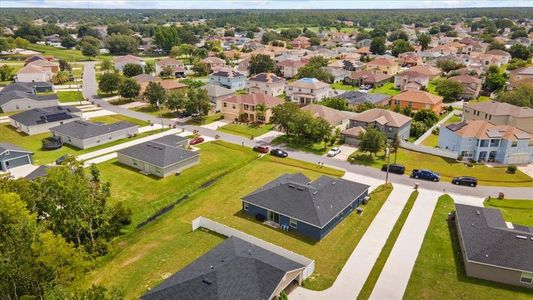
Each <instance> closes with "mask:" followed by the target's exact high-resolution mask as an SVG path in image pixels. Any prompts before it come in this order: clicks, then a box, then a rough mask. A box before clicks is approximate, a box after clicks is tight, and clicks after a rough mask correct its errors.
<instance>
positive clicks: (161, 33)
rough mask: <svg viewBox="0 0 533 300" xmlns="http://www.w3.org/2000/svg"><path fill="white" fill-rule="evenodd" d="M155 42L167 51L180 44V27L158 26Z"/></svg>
mask: <svg viewBox="0 0 533 300" xmlns="http://www.w3.org/2000/svg"><path fill="white" fill-rule="evenodd" d="M154 44H156V45H157V46H158V47H160V48H161V49H163V50H164V51H165V52H169V51H170V49H172V47H173V46H177V45H179V44H180V39H179V37H178V29H177V28H176V27H175V26H170V27H164V26H158V27H157V28H156V30H155V33H154Z"/></svg>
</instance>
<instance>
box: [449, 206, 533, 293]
mask: <svg viewBox="0 0 533 300" xmlns="http://www.w3.org/2000/svg"><path fill="white" fill-rule="evenodd" d="M455 226H456V227H457V235H458V239H459V245H460V247H461V254H462V257H463V263H464V266H465V270H466V274H467V275H468V276H470V277H475V278H481V279H485V280H490V281H495V282H500V283H504V284H511V285H516V286H521V287H526V288H533V251H531V244H532V243H533V227H527V226H524V225H519V224H513V223H511V222H506V221H505V219H504V218H503V216H502V212H501V211H500V210H499V209H495V208H485V207H478V206H471V205H464V204H455Z"/></svg>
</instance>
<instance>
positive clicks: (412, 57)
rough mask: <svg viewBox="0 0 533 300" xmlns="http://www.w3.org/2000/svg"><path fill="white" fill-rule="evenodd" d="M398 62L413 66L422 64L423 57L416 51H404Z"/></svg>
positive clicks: (402, 64) (405, 65)
mask: <svg viewBox="0 0 533 300" xmlns="http://www.w3.org/2000/svg"><path fill="white" fill-rule="evenodd" d="M398 63H399V64H400V65H401V66H404V67H413V66H417V65H420V64H422V57H421V56H420V55H418V53H416V52H404V53H400V55H398Z"/></svg>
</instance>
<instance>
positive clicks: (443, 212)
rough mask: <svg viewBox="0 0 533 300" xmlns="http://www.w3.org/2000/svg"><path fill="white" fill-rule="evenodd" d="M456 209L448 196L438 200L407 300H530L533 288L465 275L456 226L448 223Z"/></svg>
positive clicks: (412, 276)
mask: <svg viewBox="0 0 533 300" xmlns="http://www.w3.org/2000/svg"><path fill="white" fill-rule="evenodd" d="M454 209H455V208H454V204H453V199H452V198H450V197H449V196H448V195H444V196H441V197H440V198H439V202H438V203H437V207H436V209H435V212H434V213H433V218H432V219H431V223H430V225H429V228H428V230H427V232H426V236H425V238H424V242H423V244H422V248H421V249H420V253H419V254H418V258H417V260H416V263H415V266H414V269H413V272H412V273H411V278H410V279H409V284H408V286H407V289H406V291H405V294H404V299H428V300H433V299H480V300H481V299H513V300H521V299H524V300H525V299H531V289H526V288H519V287H513V286H510V285H504V284H499V283H494V282H490V281H486V280H481V279H476V278H471V277H467V276H466V272H465V269H464V264H463V258H462V255H461V248H460V246H459V241H458V237H457V231H456V228H455V224H453V223H448V222H447V221H446V219H447V217H448V213H449V212H451V211H453V210H454Z"/></svg>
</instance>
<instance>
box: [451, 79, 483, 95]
mask: <svg viewBox="0 0 533 300" xmlns="http://www.w3.org/2000/svg"><path fill="white" fill-rule="evenodd" d="M450 80H453V81H457V82H459V83H460V84H461V86H462V87H463V92H462V93H461V94H460V95H459V97H460V98H461V99H476V98H477V97H479V91H481V85H482V81H481V79H479V78H477V77H474V76H470V75H459V76H454V77H451V78H450Z"/></svg>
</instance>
